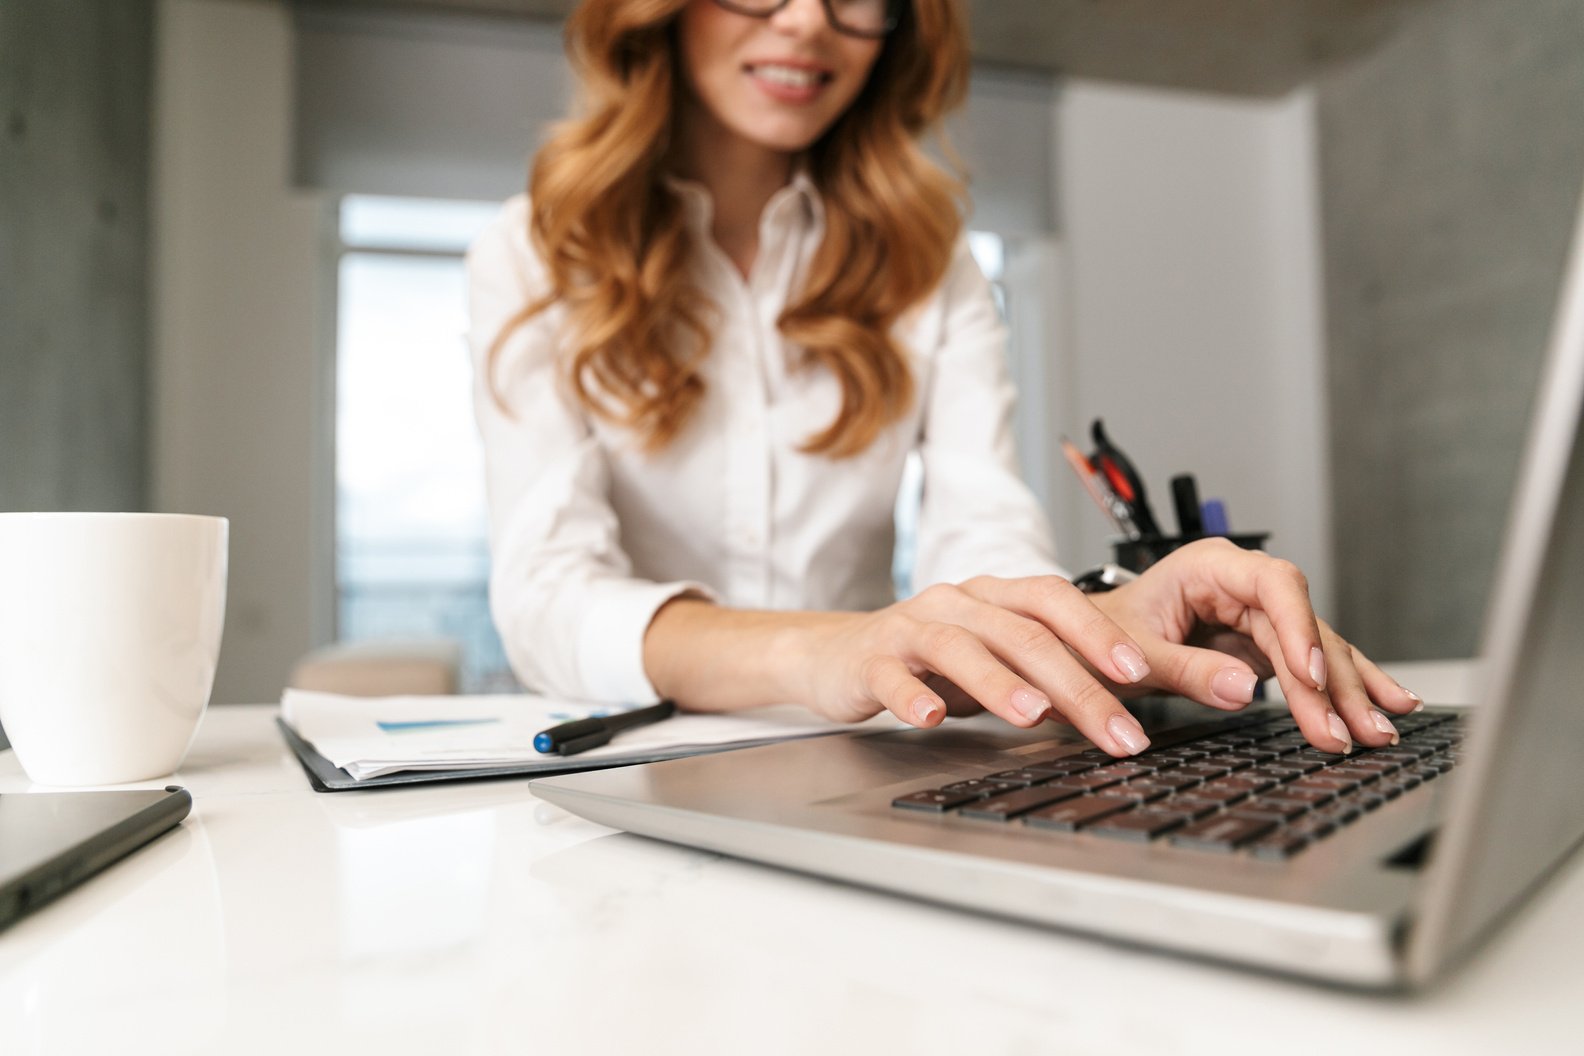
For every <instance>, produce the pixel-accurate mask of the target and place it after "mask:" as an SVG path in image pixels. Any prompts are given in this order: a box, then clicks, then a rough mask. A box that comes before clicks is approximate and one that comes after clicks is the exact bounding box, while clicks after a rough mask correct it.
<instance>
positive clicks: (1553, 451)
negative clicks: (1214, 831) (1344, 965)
mask: <svg viewBox="0 0 1584 1056" xmlns="http://www.w3.org/2000/svg"><path fill="white" fill-rule="evenodd" d="M1581 411H1584V207H1581V210H1580V215H1579V219H1578V221H1577V226H1576V227H1575V230H1574V237H1573V246H1572V250H1571V254H1570V259H1569V263H1568V267H1567V270H1566V273H1565V276H1564V279H1563V283H1562V289H1561V295H1560V298H1559V300H1558V303H1557V308H1556V312H1555V316H1554V319H1553V323H1552V331H1551V341H1550V347H1549V349H1548V352H1547V360H1546V365H1545V369H1544V372H1543V375H1542V380H1541V385H1540V393H1539V396H1538V398H1537V399H1536V402H1535V415H1534V418H1533V421H1532V425H1531V428H1530V433H1529V441H1528V447H1527V449H1526V451H1525V454H1524V461H1523V464H1522V469H1521V474H1520V478H1519V481H1518V488H1517V491H1516V492H1515V494H1514V499H1513V503H1512V508H1511V513H1510V514H1509V518H1510V519H1509V522H1508V527H1507V534H1506V539H1505V542H1504V547H1503V550H1502V555H1501V560H1500V562H1499V564H1498V566H1497V580H1496V584H1495V587H1494V590H1493V591H1492V596H1491V605H1490V608H1489V612H1488V616H1487V622H1486V627H1485V639H1484V646H1483V650H1482V652H1483V657H1484V659H1485V662H1486V665H1487V675H1488V683H1487V685H1486V687H1485V693H1484V699H1482V700H1480V701H1479V703H1480V705H1481V707H1480V709H1479V710H1478V712H1477V713H1476V717H1475V721H1476V725H1475V727H1474V736H1473V737H1472V738H1471V739H1470V753H1469V758H1468V760H1467V769H1466V770H1465V772H1464V775H1463V779H1462V782H1461V784H1460V786H1459V788H1458V790H1457V798H1456V799H1455V801H1454V803H1453V805H1452V809H1451V810H1450V811H1449V813H1448V817H1447V823H1446V827H1445V831H1444V832H1443V834H1442V837H1441V840H1440V844H1441V846H1440V847H1438V848H1437V849H1436V852H1435V853H1434V855H1433V857H1432V859H1431V864H1430V869H1429V873H1428V875H1427V876H1426V888H1425V890H1426V901H1425V904H1424V907H1423V912H1422V914H1421V916H1420V920H1419V923H1418V926H1417V927H1416V928H1415V931H1414V937H1413V939H1412V941H1411V944H1410V962H1409V963H1410V970H1411V971H1413V972H1414V973H1415V974H1416V975H1419V976H1420V977H1423V976H1424V975H1426V974H1428V973H1429V972H1430V971H1431V970H1433V968H1434V966H1435V965H1436V964H1437V963H1439V962H1443V961H1444V960H1445V959H1446V958H1447V957H1449V956H1453V955H1455V954H1456V952H1457V951H1458V950H1459V949H1462V948H1466V947H1467V946H1468V945H1469V944H1470V942H1471V941H1472V940H1473V939H1475V938H1477V937H1478V936H1479V935H1480V934H1481V933H1482V932H1483V931H1484V930H1485V929H1486V928H1487V927H1489V926H1490V925H1492V924H1493V923H1495V922H1496V920H1497V919H1498V918H1499V917H1500V916H1501V915H1502V913H1503V912H1504V911H1505V910H1506V909H1508V908H1509V907H1511V906H1513V905H1514V904H1515V903H1516V902H1517V901H1518V899H1520V898H1521V897H1522V896H1523V895H1524V894H1525V892H1527V891H1528V890H1529V889H1530V888H1532V887H1533V886H1535V885H1536V884H1537V883H1539V882H1540V881H1541V880H1542V879H1543V878H1544V877H1545V875H1546V874H1547V873H1548V872H1549V871H1550V870H1551V868H1553V867H1554V866H1555V865H1556V864H1557V863H1559V862H1560V861H1561V859H1562V858H1563V857H1564V856H1565V855H1566V854H1567V853H1568V852H1569V851H1570V850H1571V849H1572V848H1573V847H1575V846H1577V845H1578V844H1579V842H1580V841H1581V840H1584V766H1581V765H1580V760H1581V759H1584V706H1580V701H1579V696H1580V694H1581V692H1584V689H1581V687H1584V640H1581V637H1580V629H1581V628H1584V433H1581V431H1580V414H1581Z"/></svg>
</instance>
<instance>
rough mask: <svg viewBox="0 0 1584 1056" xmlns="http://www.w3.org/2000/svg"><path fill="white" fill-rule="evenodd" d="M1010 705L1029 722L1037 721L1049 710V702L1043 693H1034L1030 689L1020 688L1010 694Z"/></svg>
mask: <svg viewBox="0 0 1584 1056" xmlns="http://www.w3.org/2000/svg"><path fill="white" fill-rule="evenodd" d="M1012 706H1013V707H1014V708H1016V709H1017V713H1018V714H1019V715H1021V716H1023V717H1024V718H1025V719H1027V720H1029V721H1030V722H1038V721H1039V720H1040V719H1043V718H1044V717H1045V713H1046V712H1048V711H1050V706H1051V702H1050V701H1049V700H1048V699H1046V697H1045V695H1044V694H1043V693H1036V692H1034V691H1033V690H1032V689H1020V690H1018V691H1017V692H1016V693H1014V694H1012Z"/></svg>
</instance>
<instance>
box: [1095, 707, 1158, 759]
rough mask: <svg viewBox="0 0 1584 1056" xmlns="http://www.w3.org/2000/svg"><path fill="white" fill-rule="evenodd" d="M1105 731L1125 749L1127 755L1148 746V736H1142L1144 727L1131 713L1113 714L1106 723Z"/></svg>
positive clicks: (1138, 751) (1134, 753) (1135, 753)
mask: <svg viewBox="0 0 1584 1056" xmlns="http://www.w3.org/2000/svg"><path fill="white" fill-rule="evenodd" d="M1106 732H1107V733H1109V734H1110V735H1111V739H1112V740H1113V741H1115V742H1116V743H1117V744H1119V745H1121V746H1122V747H1123V748H1125V749H1126V750H1127V753H1128V754H1129V755H1137V754H1138V753H1140V752H1142V751H1143V750H1144V749H1146V748H1148V747H1149V744H1150V742H1149V738H1148V737H1146V736H1144V727H1142V726H1140V725H1139V724H1138V720H1137V719H1135V718H1134V717H1133V716H1131V715H1113V716H1111V718H1110V721H1108V722H1107V723H1106Z"/></svg>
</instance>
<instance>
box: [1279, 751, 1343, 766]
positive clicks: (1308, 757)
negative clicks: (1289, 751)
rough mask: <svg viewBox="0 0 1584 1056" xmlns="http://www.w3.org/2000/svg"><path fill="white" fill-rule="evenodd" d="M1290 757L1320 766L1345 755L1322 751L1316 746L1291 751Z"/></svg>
mask: <svg viewBox="0 0 1584 1056" xmlns="http://www.w3.org/2000/svg"><path fill="white" fill-rule="evenodd" d="M1290 758H1292V759H1294V760H1297V761H1301V762H1303V763H1306V764H1307V763H1318V764H1320V765H1321V766H1330V765H1331V764H1332V763H1334V762H1336V761H1337V760H1339V759H1342V758H1345V757H1344V756H1340V755H1336V754H1334V753H1332V752H1322V751H1321V750H1320V749H1318V748H1305V749H1304V750H1303V751H1301V752H1295V753H1293V755H1292V756H1291V757H1290Z"/></svg>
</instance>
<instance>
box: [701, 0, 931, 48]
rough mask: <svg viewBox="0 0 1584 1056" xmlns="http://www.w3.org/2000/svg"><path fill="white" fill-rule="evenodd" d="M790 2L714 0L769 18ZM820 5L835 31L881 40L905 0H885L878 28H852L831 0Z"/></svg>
mask: <svg viewBox="0 0 1584 1056" xmlns="http://www.w3.org/2000/svg"><path fill="white" fill-rule="evenodd" d="M791 2H792V0H781V2H780V3H778V4H776V5H775V6H774V7H768V8H754V7H747V6H745V5H743V4H741V3H737V2H734V0H715V4H716V6H718V7H724V8H725V9H726V10H728V11H730V12H732V13H733V14H736V15H747V16H748V17H749V18H769V17H770V16H771V15H774V14H775V13H776V12H777V11H779V10H781V9H782V8H783V7H785V6H787V5H788V4H790V3H791ZM820 6H821V7H823V8H824V9H825V21H826V22H828V23H830V27H831V28H832V29H834V30H835V31H836V32H838V33H845V34H847V36H849V37H861V38H863V39H864V40H881V39H883V38H884V37H885V36H887V35H888V34H889V33H890V32H891V31H892V30H893V29H895V28H896V27H897V24H898V23H899V22H901V21H902V10H903V8H904V7H905V6H906V2H905V0H886V19H885V24H884V25H882V26H881V27H880V28H879V29H854V28H853V27H852V26H848V25H844V24H842V22H841V21H840V20H839V19H838V18H837V17H836V7H835V5H834V4H833V3H832V2H831V0H820Z"/></svg>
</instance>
